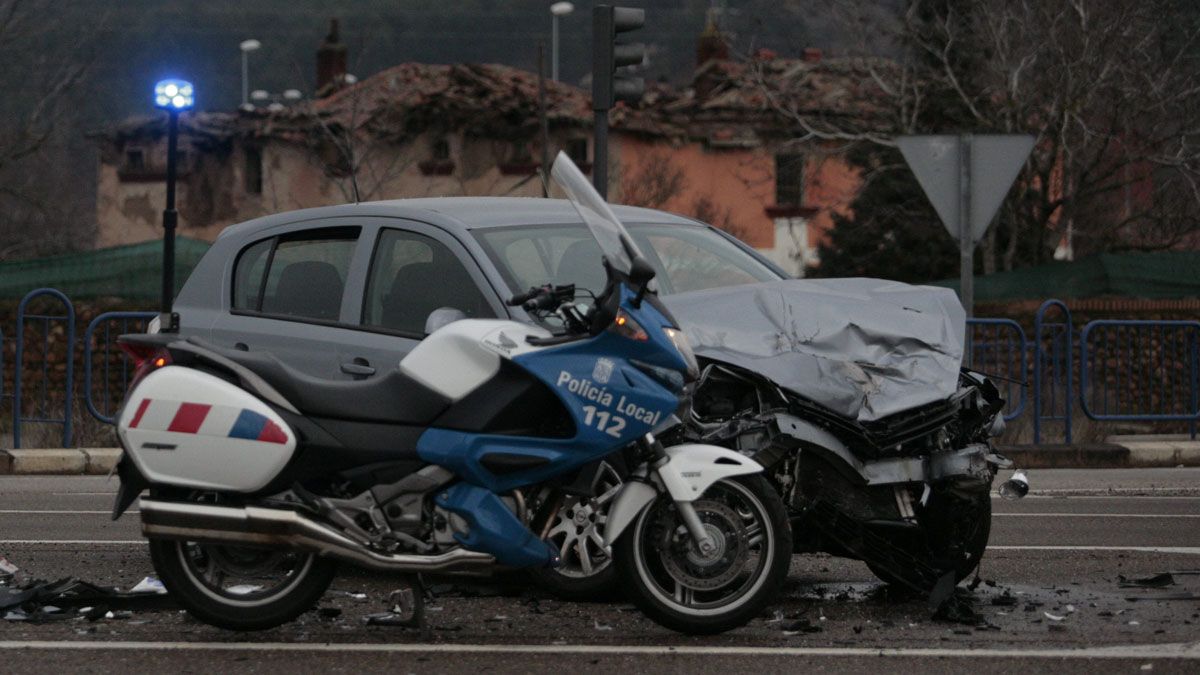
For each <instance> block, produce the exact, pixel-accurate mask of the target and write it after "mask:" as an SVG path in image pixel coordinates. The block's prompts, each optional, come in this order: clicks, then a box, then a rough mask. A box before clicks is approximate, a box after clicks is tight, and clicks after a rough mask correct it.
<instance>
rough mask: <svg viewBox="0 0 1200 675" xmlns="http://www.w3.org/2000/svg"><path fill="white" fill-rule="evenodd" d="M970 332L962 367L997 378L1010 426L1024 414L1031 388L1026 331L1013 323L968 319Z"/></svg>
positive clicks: (1005, 417)
mask: <svg viewBox="0 0 1200 675" xmlns="http://www.w3.org/2000/svg"><path fill="white" fill-rule="evenodd" d="M967 329H968V330H967V348H966V353H964V354H963V365H965V366H966V367H968V368H971V369H973V370H976V371H978V372H981V373H983V374H985V375H994V376H996V378H995V383H996V386H997V387H998V388H1000V395H1001V396H1003V397H1004V400H1005V404H1004V419H1005V420H1008V421H1010V422H1011V421H1012V420H1014V419H1016V418H1018V417H1020V416H1021V413H1023V412H1024V411H1025V400H1026V394H1027V390H1028V388H1029V383H1028V377H1029V376H1028V366H1027V361H1026V352H1027V350H1028V340H1026V338H1025V329H1023V328H1021V324H1019V323H1017V322H1016V321H1013V320H1012V319H967Z"/></svg>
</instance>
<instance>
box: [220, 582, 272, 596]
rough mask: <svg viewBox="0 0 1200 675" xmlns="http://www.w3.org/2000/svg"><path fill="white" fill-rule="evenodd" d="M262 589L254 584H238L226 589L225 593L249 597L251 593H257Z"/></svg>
mask: <svg viewBox="0 0 1200 675" xmlns="http://www.w3.org/2000/svg"><path fill="white" fill-rule="evenodd" d="M262 589H263V587H262V586H257V585H254V584H238V585H237V586H230V587H229V588H226V589H225V592H226V593H232V594H234V595H250V594H251V593H257V592H259V591H261V590H262Z"/></svg>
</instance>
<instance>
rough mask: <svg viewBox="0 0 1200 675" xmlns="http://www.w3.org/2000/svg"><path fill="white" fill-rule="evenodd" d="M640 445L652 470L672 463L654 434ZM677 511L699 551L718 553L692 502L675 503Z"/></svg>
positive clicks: (646, 436)
mask: <svg viewBox="0 0 1200 675" xmlns="http://www.w3.org/2000/svg"><path fill="white" fill-rule="evenodd" d="M638 444H639V446H640V447H641V449H642V453H643V456H644V459H645V460H646V463H647V464H648V465H649V466H650V468H651V469H652V470H657V469H658V468H659V467H661V466H663V465H665V464H666V463H667V462H669V461H671V458H670V457H669V456H668V455H667V452H666V450H665V449H663V445H662V443H661V442H660V441H659V440H658V439H657V438H655V437H654V434H651V433H647V434H646V435H645V436H643V437H642V438H641V440H639V441H638ZM675 510H676V511H678V512H679V517H680V519H682V520H683V525H684V527H686V528H687V531H688V534H690V535H691V536H692V541H693V542H694V543H695V544H696V548H697V550H699V551H700V553H701V554H703V555H705V556H708V555H712V553H713V552H714V551H716V549H717V545H716V543H715V542H714V541H713V540H712V537H710V536H708V530H706V529H705V527H704V523H701V522H700V516H699V515H697V514H696V507H695V506H693V505H692V503H691V502H690V501H675Z"/></svg>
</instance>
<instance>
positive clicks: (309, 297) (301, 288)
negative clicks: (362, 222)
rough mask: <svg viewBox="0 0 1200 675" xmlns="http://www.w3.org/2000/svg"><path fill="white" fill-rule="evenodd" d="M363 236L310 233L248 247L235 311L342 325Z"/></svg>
mask: <svg viewBox="0 0 1200 675" xmlns="http://www.w3.org/2000/svg"><path fill="white" fill-rule="evenodd" d="M358 232H359V228H335V229H329V230H309V231H305V232H302V233H296V234H290V235H284V236H280V237H275V238H273V239H268V240H266V241H262V242H258V243H256V244H252V245H251V246H249V247H247V248H246V249H245V250H243V251H242V253H241V255H239V256H238V262H237V265H236V266H235V268H234V277H233V278H234V283H233V307H234V309H235V310H242V311H249V312H257V313H262V314H267V315H273V316H285V317H296V318H302V319H315V320H318V321H337V320H338V317H339V315H340V314H341V309H342V291H343V290H344V289H345V285H346V277H347V275H348V273H349V270H350V260H351V257H352V256H353V255H354V246H355V243H356V242H357V240H358Z"/></svg>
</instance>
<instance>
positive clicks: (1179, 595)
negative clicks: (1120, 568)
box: [1125, 591, 1200, 602]
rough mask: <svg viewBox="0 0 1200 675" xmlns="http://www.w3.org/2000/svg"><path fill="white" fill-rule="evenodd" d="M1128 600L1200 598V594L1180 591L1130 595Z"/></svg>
mask: <svg viewBox="0 0 1200 675" xmlns="http://www.w3.org/2000/svg"><path fill="white" fill-rule="evenodd" d="M1125 600H1126V602H1137V601H1139V600H1200V595H1196V594H1195V593H1192V592H1190V591H1178V592H1176V593H1156V594H1154V595H1129V596H1126V597H1125Z"/></svg>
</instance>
